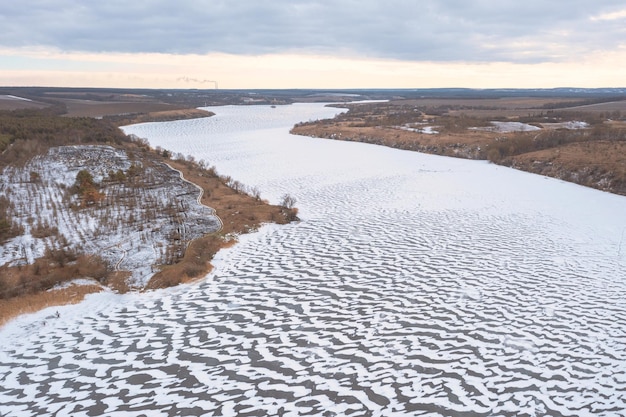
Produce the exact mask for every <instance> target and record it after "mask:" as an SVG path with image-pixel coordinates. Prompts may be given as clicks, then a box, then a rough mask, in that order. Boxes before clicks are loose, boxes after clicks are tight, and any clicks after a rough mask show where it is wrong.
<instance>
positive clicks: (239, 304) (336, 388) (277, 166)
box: [0, 104, 626, 416]
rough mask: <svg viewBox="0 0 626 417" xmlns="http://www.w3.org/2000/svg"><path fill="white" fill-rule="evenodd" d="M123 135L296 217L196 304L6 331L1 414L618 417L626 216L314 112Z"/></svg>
mask: <svg viewBox="0 0 626 417" xmlns="http://www.w3.org/2000/svg"><path fill="white" fill-rule="evenodd" d="M210 110H211V111H214V112H215V113H216V114H217V115H216V116H215V117H212V118H208V119H199V120H189V121H180V122H169V123H158V124H156V123H155V124H144V125H135V126H131V127H128V128H126V130H127V132H128V133H134V134H136V135H138V136H140V137H146V138H148V139H149V140H150V142H151V143H152V145H154V146H162V147H164V148H168V149H171V150H173V151H176V152H182V153H189V154H192V155H194V156H195V157H196V158H197V159H205V160H207V161H208V162H209V163H210V164H214V165H216V167H217V169H218V171H219V172H220V173H221V174H225V175H231V176H232V177H233V178H235V179H237V180H239V181H241V182H243V183H245V184H247V185H249V186H256V187H258V188H259V189H260V190H261V192H262V195H263V196H264V197H265V198H269V199H270V200H272V201H273V202H277V201H278V199H279V198H280V196H281V195H282V194H284V193H290V194H291V195H293V196H295V197H296V198H297V200H298V203H297V205H298V207H299V208H300V214H301V217H302V219H303V221H302V222H300V223H298V224H292V225H288V226H266V227H264V228H262V229H261V230H260V231H259V232H258V233H256V234H253V235H247V236H245V237H244V238H242V240H241V242H240V243H239V244H237V245H236V246H234V247H232V248H230V249H228V250H225V251H222V252H220V254H218V256H217V258H216V263H217V268H216V270H215V271H214V272H213V273H212V274H211V275H209V276H208V277H207V279H206V280H205V281H204V282H202V283H200V284H196V285H193V286H179V287H176V288H172V289H168V290H159V291H155V292H149V293H145V294H126V295H123V296H120V295H115V294H111V293H103V294H96V295H92V296H90V297H89V298H88V299H87V300H86V301H85V302H84V303H83V304H81V305H78V306H68V307H64V308H60V309H58V310H59V312H60V318H58V319H57V318H55V317H54V311H55V310H49V311H44V312H41V313H39V314H36V315H32V316H28V317H22V318H20V319H18V320H16V321H14V322H12V323H10V324H8V325H6V326H5V327H4V328H3V329H2V330H1V331H0V378H1V379H2V384H1V385H0V415H5V414H6V415H37V414H45V415H73V416H82V415H111V416H122V415H123V416H126V415H128V416H131V415H132V416H135V415H143V414H145V415H150V416H168V415H206V416H229V415H285V416H300V415H320V416H332V415H336V416H343V415H352V416H369V415H371V416H396V415H466V416H476V415H496V416H502V415H510V416H517V415H526V416H534V415H566V416H585V415H605V416H615V415H624V414H626V396H625V395H624V392H625V391H626V298H625V297H624V294H625V293H626V269H625V268H626V216H625V214H626V198H624V197H620V196H615V195H610V194H607V193H603V192H600V191H596V190H592V189H587V188H583V187H580V186H576V185H573V184H568V183H564V182H561V181H558V180H554V179H548V178H544V177H540V176H536V175H532V174H528V173H524V172H519V171H515V170H511V169H507V168H503V167H499V166H495V165H490V164H488V163H485V162H479V161H468V160H461V159H452V158H444V157H439V156H431V155H424V154H419V153H412V152H407V151H400V150H395V149H391V148H385V147H377V146H374V145H367V144H361V143H353V142H340V141H332V140H321V139H313V138H307V137H295V136H290V135H289V134H288V133H287V131H288V129H289V128H290V127H291V125H293V124H294V123H295V122H298V121H302V120H307V119H311V118H313V119H314V118H321V117H330V116H332V115H333V114H334V113H335V112H336V111H338V110H336V109H329V108H324V107H322V106H321V105H318V104H299V105H293V106H285V107H281V106H279V107H277V108H274V109H273V108H270V107H269V106H265V107H264V106H250V107H221V108H211V109H210Z"/></svg>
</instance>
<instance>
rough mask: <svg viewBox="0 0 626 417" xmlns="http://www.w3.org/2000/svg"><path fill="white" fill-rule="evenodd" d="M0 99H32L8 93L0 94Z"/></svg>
mask: <svg viewBox="0 0 626 417" xmlns="http://www.w3.org/2000/svg"><path fill="white" fill-rule="evenodd" d="M0 100H21V101H32V100H31V99H29V98H24V97H18V96H14V95H10V94H0Z"/></svg>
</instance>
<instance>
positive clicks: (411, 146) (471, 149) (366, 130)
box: [291, 122, 498, 159]
mask: <svg viewBox="0 0 626 417" xmlns="http://www.w3.org/2000/svg"><path fill="white" fill-rule="evenodd" d="M436 129H437V128H435V130H436ZM291 132H292V133H294V134H297V135H303V136H311V137H318V138H332V139H341V140H347V141H353V142H365V143H373V144H377V145H383V146H389V147H392V148H399V149H406V150H413V151H419V152H425V153H433V154H437V155H446V156H461V157H464V158H471V159H476V158H480V157H482V156H483V155H482V154H481V152H480V149H484V148H485V146H486V145H488V144H489V143H491V142H493V141H494V140H495V139H496V138H497V137H498V134H497V133H494V132H488V131H479V130H476V131H466V132H464V133H442V134H436V135H431V134H425V133H418V132H412V131H407V130H402V129H399V128H392V127H356V126H351V125H350V123H346V122H335V123H324V124H312V125H308V124H306V125H299V126H296V127H294V128H293V129H292V130H291Z"/></svg>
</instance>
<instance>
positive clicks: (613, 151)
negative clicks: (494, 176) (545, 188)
mask: <svg viewBox="0 0 626 417" xmlns="http://www.w3.org/2000/svg"><path fill="white" fill-rule="evenodd" d="M505 163H506V164H507V165H511V166H513V167H515V168H518V169H522V170H524V171H529V172H534V173H536V174H541V175H546V176H549V177H555V178H560V179H563V180H565V181H571V182H576V183H578V184H582V185H586V186H589V187H593V188H599V189H601V190H605V191H609V192H613V193H617V194H622V195H626V142H613V141H591V142H581V143H570V144H567V145H563V146H559V147H557V148H551V149H544V150H541V151H536V152H529V153H525V154H522V155H516V156H513V157H510V158H508V160H506V161H505Z"/></svg>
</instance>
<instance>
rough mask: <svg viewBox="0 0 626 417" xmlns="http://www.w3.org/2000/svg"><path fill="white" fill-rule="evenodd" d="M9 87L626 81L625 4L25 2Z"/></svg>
mask: <svg viewBox="0 0 626 417" xmlns="http://www.w3.org/2000/svg"><path fill="white" fill-rule="evenodd" d="M0 27H1V28H2V30H1V33H0V84H1V85H25V84H28V85H85V86H88V85H93V86H123V87H125V86H133V85H136V86H152V87H176V86H179V87H183V88H184V87H202V86H204V87H206V86H209V85H210V86H212V85H214V83H210V81H217V82H218V83H219V86H220V88H253V87H257V88H275V87H284V88H289V87H301V88H307V87H317V88H342V87H351V88H352V87H363V88H367V87H409V88H410V87H416V88H417V87H550V86H553V87H556V86H580V87H611V86H616V87H617V86H619V87H624V86H626V81H623V80H622V78H623V79H625V80H626V71H625V70H623V68H626V65H625V64H626V4H625V3H624V2H623V0H620V1H617V0H593V1H590V0H563V1H561V0H552V1H545V0H541V1H539V0H526V1H520V0H498V1H494V0H412V1H409V0H383V1H379V0H373V1H372V0H358V1H357V0H333V1H326V0H317V1H307V0H265V1H262V0H254V1H248V0H229V1H222V0H213V1H202V0H177V1H171V0H132V1H129V0H125V1H121V0H102V1H92V0H85V1H77V0H74V1H71V0H21V1H5V2H2V3H1V4H0Z"/></svg>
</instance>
